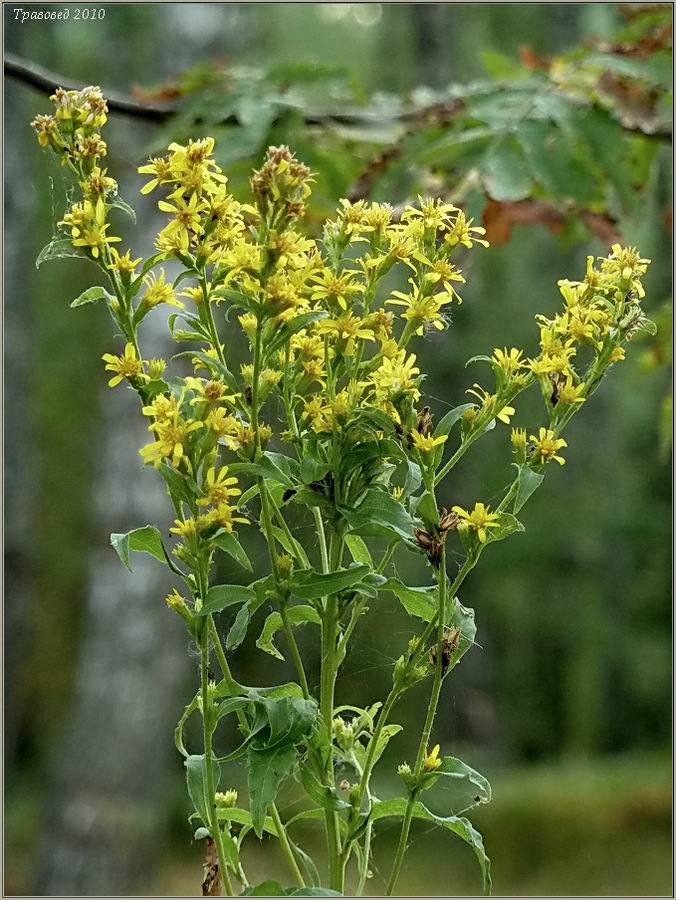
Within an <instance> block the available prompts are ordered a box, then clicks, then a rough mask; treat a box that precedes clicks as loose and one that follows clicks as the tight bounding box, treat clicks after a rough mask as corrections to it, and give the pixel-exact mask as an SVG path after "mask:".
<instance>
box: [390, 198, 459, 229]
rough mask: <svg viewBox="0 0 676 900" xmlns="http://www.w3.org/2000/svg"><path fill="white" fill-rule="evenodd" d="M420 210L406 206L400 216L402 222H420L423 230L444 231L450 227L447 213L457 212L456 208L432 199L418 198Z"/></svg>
mask: <svg viewBox="0 0 676 900" xmlns="http://www.w3.org/2000/svg"><path fill="white" fill-rule="evenodd" d="M418 203H419V204H420V209H416V208H415V207H414V206H407V207H406V209H405V210H404V212H403V213H402V214H401V220H402V222H420V223H421V224H422V226H423V227H424V228H434V229H435V230H439V229H445V228H447V227H448V226H449V225H450V222H451V220H450V216H449V213H454V212H457V207H455V206H453V205H452V204H451V203H444V202H443V200H437V199H435V198H433V197H425V198H424V199H423V198H422V197H418Z"/></svg>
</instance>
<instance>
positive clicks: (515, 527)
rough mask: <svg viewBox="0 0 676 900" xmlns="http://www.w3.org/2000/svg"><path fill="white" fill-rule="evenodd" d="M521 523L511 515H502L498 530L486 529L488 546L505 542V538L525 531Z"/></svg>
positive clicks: (503, 513)
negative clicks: (496, 542)
mask: <svg viewBox="0 0 676 900" xmlns="http://www.w3.org/2000/svg"><path fill="white" fill-rule="evenodd" d="M525 530H526V529H525V528H524V527H523V525H522V524H521V522H519V520H518V519H517V518H516V516H513V515H511V513H505V512H502V513H500V520H499V523H498V527H497V528H487V529H486V544H492V543H494V542H495V541H504V539H505V538H507V537H510V536H511V535H512V534H517V533H518V532H522V531H525Z"/></svg>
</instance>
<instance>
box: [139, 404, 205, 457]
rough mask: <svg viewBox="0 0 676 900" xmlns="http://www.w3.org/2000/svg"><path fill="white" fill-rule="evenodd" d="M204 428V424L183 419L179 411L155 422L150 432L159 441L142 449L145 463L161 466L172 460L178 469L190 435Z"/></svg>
mask: <svg viewBox="0 0 676 900" xmlns="http://www.w3.org/2000/svg"><path fill="white" fill-rule="evenodd" d="M202 426H203V423H202V422H194V421H186V420H185V419H182V418H181V416H180V414H179V413H178V411H176V412H174V413H172V414H171V415H169V416H168V417H167V418H164V419H161V420H159V421H156V422H154V423H153V424H152V425H150V427H149V430H150V431H154V432H155V436H156V437H157V440H156V441H153V443H151V444H146V446H145V447H142V448H141V450H140V453H141V456H142V457H143V461H144V462H146V463H149V462H152V463H155V465H156V466H159V464H160V462H161V461H162V460H163V459H170V460H171V462H172V465H173V466H174V467H178V466H179V465H180V463H181V460H182V459H183V458H184V457H185V452H186V447H187V443H188V439H189V435H190V433H191V432H193V431H196V430H197V429H198V428H202Z"/></svg>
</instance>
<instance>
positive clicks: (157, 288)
mask: <svg viewBox="0 0 676 900" xmlns="http://www.w3.org/2000/svg"><path fill="white" fill-rule="evenodd" d="M143 283H144V285H145V288H146V290H145V293H144V295H143V299H142V301H141V302H142V303H145V305H146V306H147V307H150V308H151V309H153V308H154V307H155V306H159V305H160V303H168V304H169V306H177V307H178V308H179V309H183V308H184V306H185V304H184V303H181V301H180V300H178V299H177V298H176V294H175V293H174V289H173V287H172V286H171V284H167V282H166V280H165V276H164V269H160V276H159V278H158V277H157V275H156V274H155V273H154V272H148V274H147V275H146V276H145V278H144V279H143Z"/></svg>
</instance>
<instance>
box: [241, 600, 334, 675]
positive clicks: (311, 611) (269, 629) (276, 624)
mask: <svg viewBox="0 0 676 900" xmlns="http://www.w3.org/2000/svg"><path fill="white" fill-rule="evenodd" d="M286 615H287V618H288V620H289V622H290V624H291V625H305V624H306V623H307V622H312V623H313V624H315V625H319V624H321V621H322V620H321V619H320V617H319V613H318V612H317V610H316V609H315V608H314V607H313V606H290V607H289V608H288V609H287V611H286ZM283 627H284V622H283V620H282V616H281V613H278V612H273V613H270V615H269V616H268V617H267V619H266V620H265V623H264V625H263V630H262V632H261V635H260V637H259V638H258V640H257V641H256V646H257V647H258V648H259V650H264V651H265V653H269V654H270V655H271V656H275V657H276V658H277V659H281V660H282V661H284V657H283V656H282V654H281V653H280V652H279V650H278V649H277V647H276V646H275V641H274V638H275V635H276V634H277V632H278V631H279V630H280V629H281V628H283Z"/></svg>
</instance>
